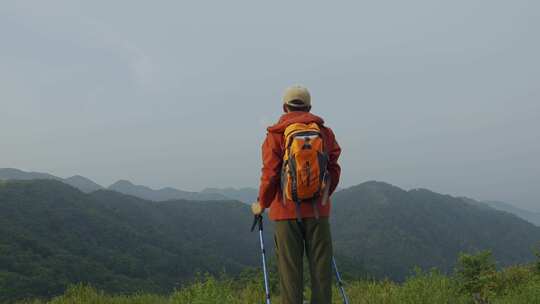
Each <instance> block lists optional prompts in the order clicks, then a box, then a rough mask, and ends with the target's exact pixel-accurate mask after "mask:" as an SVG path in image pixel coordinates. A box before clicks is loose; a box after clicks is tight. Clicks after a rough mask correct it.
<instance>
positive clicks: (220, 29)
mask: <svg viewBox="0 0 540 304" xmlns="http://www.w3.org/2000/svg"><path fill="white" fill-rule="evenodd" d="M0 37H1V38H2V39H1V42H0V167H14V168H20V169H24V170H30V171H39V172H48V173H52V174H55V175H58V176H62V177H68V176H71V175H75V174H80V175H83V176H86V177H89V178H91V179H93V180H94V181H96V182H98V183H100V184H102V185H105V186H107V185H109V184H111V183H113V182H114V181H116V180H118V179H129V180H131V181H132V182H134V183H137V184H144V185H148V186H151V187H154V188H158V187H164V186H173V187H177V188H179V189H184V190H195V191H197V190H201V189H203V188H205V187H226V186H233V187H244V186H251V187H256V186H258V181H259V174H260V167H261V160H260V146H261V143H262V141H263V139H264V136H265V128H266V126H268V125H270V124H271V123H273V122H274V121H276V120H277V119H278V118H279V116H280V115H281V114H282V113H281V96H282V93H283V90H284V89H285V88H286V87H288V86H290V85H293V84H301V85H304V86H306V87H308V88H309V90H310V91H311V94H312V103H313V112H314V113H315V114H317V115H320V116H322V117H323V118H324V119H325V120H326V124H327V125H328V126H330V127H331V128H333V130H334V132H335V133H336V136H337V138H338V142H339V144H340V145H341V146H342V148H343V154H342V157H341V160H340V162H341V165H342V167H343V172H342V183H341V185H340V186H341V187H348V186H352V185H356V184H359V183H362V182H365V181H368V180H379V181H385V182H388V183H392V184H395V185H397V186H399V187H403V188H405V189H411V188H428V189H430V190H433V191H437V192H442V193H447V194H451V195H455V196H468V197H472V198H475V199H480V200H500V201H505V202H509V203H512V204H514V205H516V206H519V207H523V208H528V209H534V210H540V186H539V185H540V159H539V158H540V132H539V130H540V60H539V56H538V54H540V38H539V37H540V2H538V1H532V0H531V1H525V0H514V1H498V0H479V1H474V0H473V1H471V0H466V1H465V0H456V1H433V0H424V1H264V2H263V1H73V0H70V1H54V0H52V1H24V0H16V1H12V0H4V1H2V2H1V3H0Z"/></svg>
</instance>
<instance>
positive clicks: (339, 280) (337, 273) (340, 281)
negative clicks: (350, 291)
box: [332, 256, 349, 304]
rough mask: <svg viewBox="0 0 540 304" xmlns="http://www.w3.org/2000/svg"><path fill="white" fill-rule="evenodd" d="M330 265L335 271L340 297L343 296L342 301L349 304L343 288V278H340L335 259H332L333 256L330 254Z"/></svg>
mask: <svg viewBox="0 0 540 304" xmlns="http://www.w3.org/2000/svg"><path fill="white" fill-rule="evenodd" d="M332 266H333V268H334V271H335V272H336V279H337V285H338V287H339V292H340V293H341V297H342V298H343V303H345V304H349V299H348V298H347V294H346V293H345V289H344V288H343V280H342V279H341V275H339V271H338V269H337V265H336V259H334V257H333V256H332Z"/></svg>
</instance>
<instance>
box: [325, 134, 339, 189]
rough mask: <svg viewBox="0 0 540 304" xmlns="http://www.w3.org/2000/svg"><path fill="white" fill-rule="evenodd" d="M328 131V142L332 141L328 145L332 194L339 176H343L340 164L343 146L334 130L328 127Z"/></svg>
mask: <svg viewBox="0 0 540 304" xmlns="http://www.w3.org/2000/svg"><path fill="white" fill-rule="evenodd" d="M328 131H329V132H328V137H329V140H328V142H329V143H330V146H329V147H328V157H329V162H328V172H329V173H330V178H331V184H330V195H332V193H334V191H335V190H336V188H337V186H338V184H339V178H340V176H341V167H340V166H339V164H338V159H339V156H340V155H341V147H340V146H339V144H338V143H337V141H336V136H335V135H334V132H333V131H332V130H331V129H330V128H328Z"/></svg>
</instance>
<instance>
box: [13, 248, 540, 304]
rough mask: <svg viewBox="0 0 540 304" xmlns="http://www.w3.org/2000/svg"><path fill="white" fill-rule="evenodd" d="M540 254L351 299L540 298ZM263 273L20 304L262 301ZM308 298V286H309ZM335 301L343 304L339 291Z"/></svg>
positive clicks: (382, 285)
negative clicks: (160, 291)
mask: <svg viewBox="0 0 540 304" xmlns="http://www.w3.org/2000/svg"><path fill="white" fill-rule="evenodd" d="M539 268H540V257H539V262H537V263H536V264H534V265H526V266H512V267H508V268H505V269H503V270H501V271H497V270H496V269H495V263H494V261H493V259H492V257H491V253H490V252H488V251H486V252H480V253H478V254H474V255H470V254H461V256H460V258H459V261H458V266H457V268H456V271H455V273H454V274H453V275H451V276H447V275H444V274H441V273H440V272H439V271H436V270H432V271H428V272H423V271H420V270H416V272H415V274H414V275H411V276H410V277H409V278H408V279H407V280H405V281H404V282H403V283H395V282H392V281H388V280H383V281H370V280H359V281H353V282H350V283H349V284H347V293H348V295H349V298H350V301H351V303H370V304H371V303H373V304H374V303H385V304H393V303H396V304H397V303H399V304H408V303H411V304H413V303H414V304H421V303H430V304H432V303H452V304H460V303H463V304H472V303H493V304H496V303H505V304H513V303H516V304H517V303H523V304H525V303H526V304H532V303H540V269H539ZM259 278H260V277H259V276H257V275H253V274H251V275H248V276H243V277H240V278H238V279H235V280H233V279H228V278H216V277H213V276H206V277H202V278H200V279H198V280H197V281H195V282H194V283H192V284H191V285H189V286H187V287H184V288H182V289H179V290H177V291H175V292H174V293H172V294H170V295H168V296H162V295H153V294H143V293H141V294H133V295H108V294H105V293H104V292H102V291H99V290H96V289H94V288H93V287H91V286H86V285H75V286H72V287H70V288H69V289H68V290H67V291H66V293H65V294H64V295H62V296H59V297H55V298H53V299H51V300H37V299H36V300H27V301H22V302H18V304H68V303H69V304H73V303H81V304H98V303H99V304H101V303H103V304H127V303H138V304H146V303H152V304H184V303H185V304H188V303H189V304H197V303H201V304H202V303H222V304H228V303H231V304H233V303H234V304H241V303H242V304H243V303H245V304H248V303H249V304H253V303H262V301H263V299H264V291H263V288H262V286H261V282H260V279H259ZM272 286H273V289H274V290H273V299H272V301H273V303H277V304H279V303H280V302H279V297H278V296H277V290H276V289H277V288H276V287H277V284H276V282H275V280H273V284H272ZM306 298H307V299H309V290H308V289H306ZM333 303H342V300H341V298H340V295H339V292H338V290H337V289H335V290H334V298H333Z"/></svg>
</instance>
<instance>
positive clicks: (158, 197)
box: [0, 168, 257, 203]
mask: <svg viewBox="0 0 540 304" xmlns="http://www.w3.org/2000/svg"><path fill="white" fill-rule="evenodd" d="M0 179H4V180H33V179H53V180H58V181H61V182H64V183H66V184H68V185H70V186H73V187H75V188H77V189H79V190H81V191H82V192H85V193H90V192H93V191H96V190H100V189H105V187H103V186H101V185H99V184H97V183H96V182H94V181H92V180H91V179H89V178H86V177H83V176H80V175H75V176H71V177H68V178H61V177H58V176H54V175H52V174H48V173H40V172H26V171H23V170H19V169H13V168H0ZM106 189H109V190H114V191H117V192H120V193H124V194H128V195H133V196H136V197H139V198H142V199H146V200H150V201H167V200H175V199H187V200H195V201H209V200H228V199H233V200H238V201H241V202H244V203H249V202H253V201H255V199H256V198H257V190H256V189H253V188H241V189H235V188H224V189H220V188H207V189H204V190H203V191H201V192H191V191H183V190H179V189H176V188H172V187H165V188H161V189H152V188H150V187H147V186H143V185H135V184H133V183H132V182H130V181H128V180H119V181H117V182H115V183H113V184H112V185H110V186H109V187H107V188H106Z"/></svg>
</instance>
